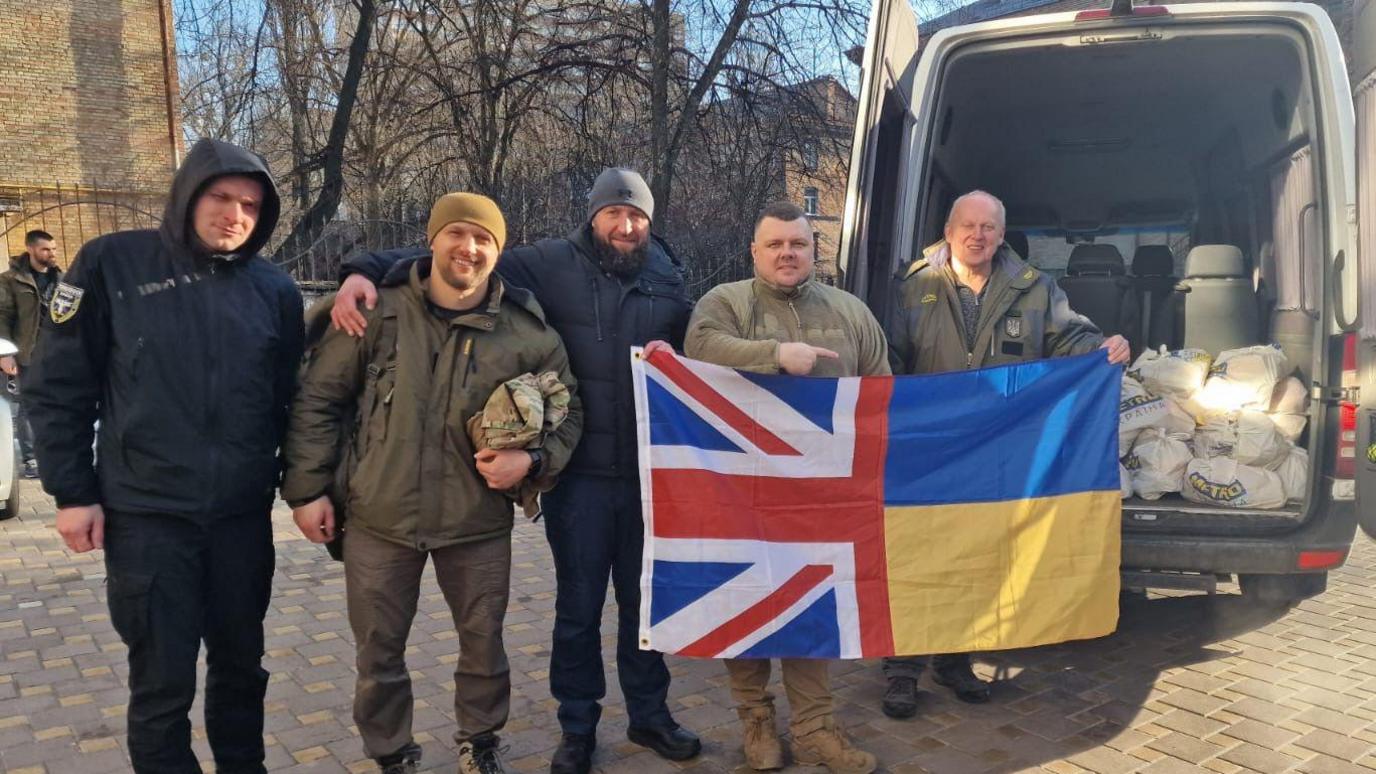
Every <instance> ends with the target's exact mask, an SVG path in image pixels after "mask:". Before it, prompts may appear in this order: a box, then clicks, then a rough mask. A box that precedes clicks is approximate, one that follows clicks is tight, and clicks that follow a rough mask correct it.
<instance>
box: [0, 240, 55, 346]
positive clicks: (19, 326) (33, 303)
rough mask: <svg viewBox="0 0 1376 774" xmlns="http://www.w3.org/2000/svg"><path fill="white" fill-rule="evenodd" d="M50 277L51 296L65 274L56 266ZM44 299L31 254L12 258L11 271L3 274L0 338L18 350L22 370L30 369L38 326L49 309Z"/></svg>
mask: <svg viewBox="0 0 1376 774" xmlns="http://www.w3.org/2000/svg"><path fill="white" fill-rule="evenodd" d="M47 275H48V280H49V282H50V283H51V288H50V289H49V290H48V293H50V294H51V293H52V292H53V290H54V289H56V287H57V283H58V282H60V281H61V280H62V271H61V270H60V269H58V268H57V267H56V266H54V267H52V268H50V269H48V271H47ZM42 296H43V293H42V292H41V291H40V290H39V288H38V280H37V278H36V276H35V274H34V271H33V265H32V264H31V263H29V256H28V254H27V253H20V254H19V255H16V256H14V257H13V258H11V259H10V268H9V271H7V272H5V273H4V274H0V339H6V340H8V341H10V342H12V343H13V344H14V345H15V346H16V347H18V348H19V355H18V356H17V360H18V362H19V367H20V368H28V366H29V361H30V360H32V359H33V347H34V344H36V343H37V342H38V324H39V321H40V320H41V318H42V315H43V313H44V312H45V311H46V310H47V308H48V301H47V299H45V298H43V297H42Z"/></svg>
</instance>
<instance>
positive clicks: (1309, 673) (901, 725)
mask: <svg viewBox="0 0 1376 774" xmlns="http://www.w3.org/2000/svg"><path fill="white" fill-rule="evenodd" d="M29 492H30V493H29V494H27V495H26V498H25V501H24V505H25V507H24V509H23V513H22V514H21V516H20V517H19V518H16V519H13V520H11V521H7V522H0V770H5V771H9V772H16V773H17V772H26V773H29V772H52V773H53V774H84V773H85V772H121V771H127V770H128V769H129V763H128V758H127V756H126V755H125V752H124V749H123V745H124V740H123V728H124V704H125V701H126V698H127V692H126V689H125V677H126V668H125V665H124V648H123V646H122V645H121V644H120V642H119V639H118V637H116V635H115V633H114V631H113V630H112V629H111V628H110V621H109V618H108V616H107V614H106V608H105V593H104V584H103V580H104V568H103V565H102V560H101V557H100V555H99V553H95V554H87V555H84V556H76V555H73V554H71V553H69V552H68V551H66V550H65V548H64V547H63V545H62V543H61V541H60V540H59V539H58V537H57V535H56V533H55V532H54V531H53V530H52V522H53V506H52V502H51V501H50V500H48V499H47V498H46V497H43V496H42V495H39V494H37V488H36V487H32V486H30V487H29ZM274 524H275V526H276V541H277V552H278V553H277V575H276V579H275V583H274V595H273V600H272V607H271V609H270V611H269V613H268V618H267V624H266V625H267V635H268V639H267V648H268V653H267V658H266V666H267V668H268V669H269V670H270V671H271V672H272V684H271V686H270V688H269V690H268V697H267V731H266V733H267V744H268V747H267V750H268V766H269V768H270V769H272V770H277V771H307V770H308V771H320V772H337V771H350V772H360V771H371V770H373V767H372V764H371V763H370V762H368V761H366V760H363V758H362V751H361V746H360V743H359V740H358V738H357V735H356V733H355V731H354V728H353V724H352V721H351V719H350V699H351V695H352V686H353V667H352V664H353V644H352V640H351V636H350V634H349V631H348V626H347V624H346V621H345V616H344V585H343V584H344V581H343V575H342V572H341V567H340V565H338V564H336V563H334V562H331V561H330V560H329V559H328V558H327V557H326V556H325V554H324V552H323V550H322V549H320V548H319V547H317V546H314V545H311V544H309V543H307V542H305V541H304V540H302V539H301V538H299V537H298V536H297V534H296V530H295V528H294V527H293V525H292V523H291V520H290V517H289V514H288V513H287V512H286V510H285V509H283V508H280V507H279V510H278V511H277V512H276V513H274ZM1374 580H1376V546H1373V544H1372V543H1371V542H1370V541H1368V540H1367V539H1366V538H1364V537H1363V538H1359V544H1358V546H1357V547H1356V548H1355V549H1354V552H1353V557H1352V559H1351V561H1349V563H1348V564H1347V566H1346V567H1345V568H1343V569H1342V570H1341V571H1339V572H1335V573H1333V574H1332V576H1331V577H1330V583H1329V590H1328V592H1327V593H1325V594H1324V595H1323V596H1321V597H1318V598H1316V599H1313V600H1310V601H1308V602H1305V603H1304V604H1302V605H1300V606H1299V607H1298V608H1297V609H1295V610H1292V611H1290V612H1289V613H1287V614H1284V615H1281V614H1278V613H1268V612H1267V611H1263V610H1256V609H1252V608H1249V607H1248V606H1246V605H1244V604H1242V600H1241V599H1240V598H1239V597H1237V596H1236V595H1235V589H1228V590H1226V591H1225V593H1221V594H1219V595H1218V596H1216V597H1214V598H1208V597H1205V596H1202V595H1186V596H1174V597H1158V596H1156V595H1152V596H1150V597H1149V598H1146V599H1139V600H1133V601H1131V602H1129V603H1127V604H1126V605H1125V607H1124V610H1123V616H1122V623H1121V626H1120V629H1119V631H1118V633H1116V634H1114V635H1113V636H1111V637H1106V638H1103V639H1100V640H1095V641H1091V642H1083V643H1076V644H1071V645H1064V646H1057V647H1049V648H1040V649H1036V650H1027V651H1016V652H1009V653H1001V654H997V655H990V656H987V657H983V658H981V660H980V663H979V665H978V667H977V669H978V671H980V672H981V673H982V674H983V675H985V676H986V677H993V678H997V680H998V682H997V683H996V684H995V687H994V701H993V703H991V704H988V705H983V706H972V705H964V704H961V703H959V702H957V701H955V700H954V699H953V698H952V697H951V696H950V694H949V693H948V692H947V691H946V690H945V689H943V688H940V687H937V686H934V685H932V684H930V683H929V682H927V678H924V682H923V688H924V690H925V691H926V692H925V693H924V694H923V695H922V697H921V705H920V706H921V709H920V714H919V716H918V718H916V719H914V720H911V721H893V720H889V719H888V718H885V717H884V716H883V715H882V714H881V713H880V711H879V700H880V695H881V693H882V691H883V684H882V681H881V679H880V677H879V674H878V668H877V665H876V664H873V663H869V662H852V663H844V664H837V665H836V667H835V668H834V669H833V683H834V685H835V688H836V693H837V696H838V707H837V715H838V717H839V719H840V721H841V722H842V723H843V724H844V725H845V726H846V727H847V728H848V729H849V733H850V734H851V736H852V737H853V738H854V739H855V740H857V741H858V742H859V743H860V744H861V745H863V746H864V747H865V748H867V749H869V750H871V751H873V752H874V753H875V754H877V755H878V756H879V759H880V761H881V762H882V764H883V766H884V767H885V768H886V769H887V770H888V771H892V772H922V771H929V772H982V771H999V772H1003V771H1015V770H1020V769H1043V770H1049V771H1053V772H1078V771H1086V770H1087V771H1094V772H1129V771H1145V772H1177V771H1180V772H1185V771H1215V772H1224V773H1229V772H1239V771H1259V772H1278V771H1288V770H1295V771H1305V772H1345V771H1353V772H1357V771H1365V772H1371V771H1372V770H1376V660H1373V656H1376V601H1373V599H1372V595H1371V588H1372V586H1373V581H1374ZM426 584H427V585H426V587H425V588H424V589H423V591H422V599H421V610H420V614H419V615H418V617H417V621H416V625H415V629H414V632H413V635H412V638H411V646H410V648H409V650H408V655H407V660H408V664H409V665H410V667H411V670H412V675H413V677H414V679H415V692H416V697H417V705H418V706H417V711H416V715H415V730H416V733H417V739H418V741H420V742H421V743H422V744H423V745H424V747H425V767H426V768H427V769H428V770H435V771H447V770H448V771H452V770H453V769H454V744H453V742H452V740H451V739H450V738H449V737H450V734H451V733H452V728H453V709H452V703H451V697H452V692H453V689H454V678H453V669H454V664H455V662H456V659H457V654H456V645H455V642H456V640H455V636H454V632H453V627H452V624H451V622H450V617H449V613H448V610H447V609H446V607H445V606H444V602H443V599H442V598H441V596H440V594H439V590H438V588H437V587H435V585H434V581H433V578H431V577H427V580H426ZM512 584H513V587H514V590H513V593H512V597H511V600H512V601H511V607H510V609H509V611H508V613H507V648H508V650H509V652H510V656H511V666H512V678H513V680H512V682H513V685H514V687H513V690H514V693H515V695H514V697H513V701H512V714H511V722H510V724H509V725H508V727H507V729H506V731H505V732H504V733H503V744H504V745H507V746H508V749H507V752H506V759H507V761H508V763H509V766H510V767H511V768H512V769H513V770H517V771H527V772H536V771H539V772H543V771H546V770H547V769H548V765H549V756H550V755H551V754H552V751H553V748H554V745H555V743H556V741H557V736H558V734H557V724H556V722H555V717H554V710H555V708H554V703H553V702H552V701H551V699H550V698H549V695H548V691H547V688H546V677H547V670H548V666H549V658H548V657H549V634H550V627H551V623H552V619H553V616H554V571H553V568H552V566H551V562H550V557H549V550H548V548H547V547H546V545H545V542H544V535H543V531H542V530H540V529H539V528H538V527H534V526H531V525H528V524H522V525H521V526H520V527H519V528H518V529H517V532H516V537H515V555H514V567H513V570H512ZM1228 592H1232V593H1228ZM611 623H612V619H611V618H610V617H608V619H607V621H606V624H605V625H604V627H603V631H604V634H605V636H604V639H603V642H604V648H605V653H606V654H610V653H611V652H612V649H613V643H614V638H613V636H612V635H613V632H614V630H613V628H612V626H611ZM670 663H671V668H672V670H673V673H674V683H673V688H672V690H671V693H670V702H671V708H672V710H673V712H674V714H675V716H676V717H677V718H678V720H679V721H680V722H681V723H683V724H684V725H685V726H687V727H689V728H691V729H693V730H695V731H697V732H698V733H699V734H701V735H702V737H703V740H704V750H703V754H702V756H701V757H700V758H698V759H697V760H695V761H691V762H689V763H687V764H669V763H666V762H664V761H662V760H660V759H658V758H656V757H655V756H654V755H653V754H652V753H650V752H648V751H646V750H644V749H643V748H640V747H637V746H635V745H633V744H630V743H629V742H627V741H625V727H626V716H625V713H624V711H623V706H622V703H621V700H620V697H619V695H618V694H617V692H616V689H615V687H614V683H615V680H614V670H615V667H614V664H612V663H610V662H609V663H608V664H607V668H608V673H609V676H610V677H612V683H613V687H612V689H611V690H612V694H611V695H610V696H609V697H608V701H607V709H606V712H605V714H604V716H603V721H602V725H601V729H600V740H601V746H600V747H599V748H598V751H597V756H596V758H595V764H596V766H597V768H598V769H599V770H600V771H603V772H617V773H620V772H626V773H627V774H652V773H653V772H672V771H674V770H675V769H685V770H690V771H701V772H718V771H726V770H738V769H742V768H743V758H742V755H741V752H740V748H739V739H738V735H737V730H736V726H735V713H734V712H733V711H732V710H731V709H730V699H729V696H728V694H727V690H726V687H725V679H724V675H723V671H722V669H721V666H720V665H719V664H716V663H715V662H710V661H709V662H702V661H691V660H684V659H671V660H670ZM781 703H782V702H781ZM785 707H786V705H785ZM192 717H193V722H194V723H195V724H196V726H197V728H196V732H195V733H196V749H197V752H198V753H199V755H200V757H201V759H202V760H203V761H205V763H204V764H203V765H204V767H205V769H206V770H207V771H210V770H212V769H213V766H212V765H211V764H210V763H209V760H210V753H209V749H208V747H207V746H206V743H205V740H204V731H203V729H202V728H201V727H200V717H201V709H200V706H199V702H198V704H197V706H196V707H195V708H193V714H192Z"/></svg>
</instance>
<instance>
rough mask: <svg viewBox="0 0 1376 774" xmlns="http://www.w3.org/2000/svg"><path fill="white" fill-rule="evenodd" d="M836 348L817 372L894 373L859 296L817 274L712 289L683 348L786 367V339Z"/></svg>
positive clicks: (696, 354) (728, 362)
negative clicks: (782, 360)
mask: <svg viewBox="0 0 1376 774" xmlns="http://www.w3.org/2000/svg"><path fill="white" fill-rule="evenodd" d="M787 342H802V343H804V344H811V345H813V346H816V347H825V348H826V349H830V350H833V351H835V352H836V353H837V354H839V355H840V357H839V358H826V357H823V358H818V359H817V365H816V367H814V368H813V371H812V373H811V374H810V375H811V376H887V375H888V374H889V362H888V358H887V346H888V345H887V344H886V343H885V341H884V329H883V327H882V326H881V325H880V324H879V321H878V320H876V319H875V318H874V315H873V314H872V313H871V312H870V310H869V308H868V307H866V306H865V305H864V303H862V302H861V301H860V299H858V298H856V297H855V296H853V295H851V294H850V293H847V292H846V291H844V290H838V289H837V288H833V287H830V286H828V285H823V284H821V283H819V282H816V281H815V280H812V279H807V280H805V281H804V282H803V283H802V284H800V285H798V286H797V287H794V288H779V287H776V286H774V285H771V284H769V283H767V282H765V281H764V280H762V279H760V278H759V277H756V278H755V279H749V280H741V281H740V282H728V283H725V284H723V285H718V286H716V287H715V288H712V289H711V290H709V291H708V292H707V294H706V295H704V296H703V297H702V299H701V300H699V301H698V303H697V306H696V307H694V308H693V316H692V318H691V319H690V320H689V321H688V334H687V336H686V337H685V338H684V344H683V350H684V353H685V354H687V355H688V357H691V358H693V359H695V360H703V361H706V362H709V363H716V364H717V365H724V366H730V367H732V368H739V369H741V370H743V371H754V372H757V373H769V374H776V373H779V358H778V354H779V344H781V343H787Z"/></svg>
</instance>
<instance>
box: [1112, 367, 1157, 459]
mask: <svg viewBox="0 0 1376 774" xmlns="http://www.w3.org/2000/svg"><path fill="white" fill-rule="evenodd" d="M1165 413H1166V402H1165V401H1164V400H1161V399H1160V398H1153V397H1152V396H1150V395H1148V394H1147V390H1146V388H1145V387H1143V386H1142V384H1141V383H1140V382H1138V381H1137V380H1136V379H1134V378H1132V377H1131V376H1128V375H1127V374H1124V375H1123V388H1122V396H1121V400H1120V401H1119V403H1118V457H1119V458H1120V459H1121V458H1123V457H1125V456H1127V454H1128V452H1130V451H1132V444H1133V442H1134V441H1136V440H1137V434H1138V432H1140V431H1141V430H1142V429H1143V428H1146V427H1151V426H1152V424H1153V422H1154V421H1156V420H1157V419H1158V418H1159V417H1160V416H1161V415H1163V414H1165Z"/></svg>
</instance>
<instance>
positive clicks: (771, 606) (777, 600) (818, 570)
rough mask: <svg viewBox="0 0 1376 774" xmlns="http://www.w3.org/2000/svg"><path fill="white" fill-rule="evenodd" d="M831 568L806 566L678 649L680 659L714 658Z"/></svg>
mask: <svg viewBox="0 0 1376 774" xmlns="http://www.w3.org/2000/svg"><path fill="white" fill-rule="evenodd" d="M831 573H832V569H831V565H825V564H809V565H807V566H806V567H804V568H803V569H801V570H799V571H798V572H797V573H796V574H795V575H794V576H793V577H792V578H789V579H788V580H786V581H784V582H783V584H782V585H780V586H779V587H778V588H777V589H774V591H773V592H771V593H770V595H769V596H767V597H765V598H764V599H761V600H760V601H759V602H756V603H755V604H753V605H751V606H750V607H748V608H746V610H745V612H743V613H741V614H740V615H738V616H736V617H735V618H732V619H731V620H729V621H727V622H726V623H724V624H722V625H721V626H718V627H717V628H716V629H713V630H712V632H711V633H709V634H708V635H707V636H706V637H703V638H702V639H700V640H698V641H696V642H694V643H693V644H691V645H689V646H688V647H686V648H684V649H682V650H680V651H679V652H678V654H679V655H680V656H696V657H698V658H717V657H718V655H719V654H720V653H721V652H722V651H723V650H726V649H727V648H729V647H731V646H732V645H734V644H736V643H737V642H740V641H741V640H742V639H744V638H745V637H748V636H749V635H750V634H751V633H753V632H754V631H756V630H757V629H759V628H760V627H761V626H764V625H765V624H766V623H768V622H770V621H772V620H774V619H775V618H776V617H778V615H779V614H780V613H782V612H783V611H785V610H787V609H788V608H790V607H792V606H793V605H794V604H795V603H797V601H798V600H800V599H802V598H803V596H804V595H806V594H807V593H808V592H809V591H811V590H812V589H813V588H816V586H817V585H818V584H819V583H821V582H822V581H824V580H826V579H827V578H828V577H830V576H831Z"/></svg>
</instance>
